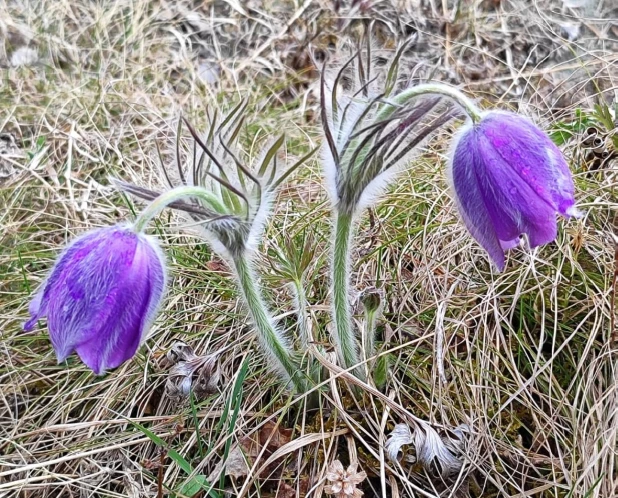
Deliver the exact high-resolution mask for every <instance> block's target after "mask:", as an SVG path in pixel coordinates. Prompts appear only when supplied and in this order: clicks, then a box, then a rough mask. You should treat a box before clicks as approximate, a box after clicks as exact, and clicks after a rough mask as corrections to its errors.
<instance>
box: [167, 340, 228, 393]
mask: <svg viewBox="0 0 618 498" xmlns="http://www.w3.org/2000/svg"><path fill="white" fill-rule="evenodd" d="M167 359H168V361H169V362H170V363H172V364H173V365H174V366H173V367H172V368H171V370H170V372H169V377H168V379H167V382H166V384H165V390H166V393H167V395H168V396H170V397H171V398H186V397H188V396H189V394H190V393H191V391H193V393H194V394H195V396H196V397H197V398H198V399H201V398H205V397H207V396H208V395H209V394H213V393H215V392H217V387H218V384H219V380H220V378H221V372H220V368H219V363H218V361H217V359H218V355H206V356H198V355H196V354H195V352H194V351H193V348H191V346H189V345H187V344H185V343H183V342H180V341H178V342H176V343H175V344H174V345H173V346H172V348H171V349H170V351H169V352H168V353H167Z"/></svg>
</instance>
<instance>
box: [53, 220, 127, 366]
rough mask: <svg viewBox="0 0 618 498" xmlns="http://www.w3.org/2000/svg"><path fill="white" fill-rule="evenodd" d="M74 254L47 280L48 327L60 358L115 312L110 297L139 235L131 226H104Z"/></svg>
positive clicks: (122, 274) (125, 272)
mask: <svg viewBox="0 0 618 498" xmlns="http://www.w3.org/2000/svg"><path fill="white" fill-rule="evenodd" d="M95 233H96V234H97V235H98V237H96V238H94V239H92V240H91V241H90V243H89V244H86V245H84V246H83V247H81V248H80V249H79V250H76V251H71V252H67V254H68V255H70V257H71V261H69V262H68V263H67V264H66V265H65V266H64V268H63V271H62V273H61V274H60V276H59V277H58V278H57V279H56V280H54V281H53V282H52V281H50V283H49V284H48V289H46V292H47V290H49V292H48V295H47V298H48V300H49V304H48V316H49V320H48V328H49V334H50V338H51V340H52V344H53V345H54V348H55V349H56V354H57V356H58V361H63V360H64V359H66V357H67V356H68V355H70V354H71V353H72V352H73V350H74V349H75V348H76V347H77V346H78V345H80V344H83V343H85V342H87V341H89V340H91V339H92V338H93V337H96V336H97V334H98V333H99V330H100V327H101V326H102V324H104V323H105V321H106V320H107V318H108V316H110V315H111V313H113V306H112V305H111V304H112V303H111V302H110V299H112V297H113V296H114V292H115V288H116V287H117V285H118V283H119V282H120V281H122V279H123V278H124V276H125V275H126V274H127V271H128V270H129V268H130V264H131V261H132V260H133V255H134V253H135V248H136V245H137V236H136V235H135V234H133V233H131V232H129V231H128V230H120V229H116V228H113V229H103V230H97V231H95Z"/></svg>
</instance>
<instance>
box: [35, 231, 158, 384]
mask: <svg viewBox="0 0 618 498" xmlns="http://www.w3.org/2000/svg"><path fill="white" fill-rule="evenodd" d="M165 280H166V278H165V262H164V257H163V255H162V253H161V251H160V249H159V247H158V244H157V243H156V241H155V239H153V238H151V237H148V236H147V235H144V234H142V233H139V234H138V233H135V232H133V231H132V230H131V229H129V228H128V227H121V226H114V227H107V228H101V229H97V230H92V231H90V232H88V233H86V234H84V235H82V236H81V237H78V238H77V239H75V240H74V241H73V242H72V243H71V244H70V245H69V246H68V247H67V248H66V249H65V250H64V252H63V253H62V254H61V255H60V257H59V258H58V260H57V262H56V264H55V265H54V267H53V269H52V271H51V273H50V274H49V276H48V277H47V279H46V280H45V281H44V282H43V284H42V285H41V287H40V289H39V291H38V292H37V294H36V295H35V297H34V298H33V300H32V302H31V303H30V307H29V310H30V315H31V318H30V320H29V321H28V322H27V323H26V324H24V330H32V329H33V328H34V326H35V324H36V322H37V320H39V319H40V318H43V317H47V321H48V323H47V326H48V329H49V335H50V338H51V341H52V344H53V346H54V349H55V351H56V356H57V358H58V362H62V361H64V360H65V359H66V358H67V357H68V356H69V355H70V354H71V353H72V352H73V351H76V352H77V354H78V355H79V357H80V358H81V359H82V361H83V362H84V363H85V364H86V365H87V366H88V367H89V368H90V369H91V370H92V371H93V372H94V373H96V374H97V375H100V374H103V373H105V371H106V370H107V369H110V368H116V367H117V366H119V365H121V364H122V363H124V362H125V361H126V360H128V359H129V358H131V357H133V355H135V352H136V351H137V349H138V348H139V346H140V345H141V343H142V342H143V341H144V339H145V337H146V333H147V332H148V329H149V328H150V325H151V323H152V321H153V319H154V317H155V314H156V313H157V310H158V308H159V305H160V303H161V298H162V296H163V291H164V289H165Z"/></svg>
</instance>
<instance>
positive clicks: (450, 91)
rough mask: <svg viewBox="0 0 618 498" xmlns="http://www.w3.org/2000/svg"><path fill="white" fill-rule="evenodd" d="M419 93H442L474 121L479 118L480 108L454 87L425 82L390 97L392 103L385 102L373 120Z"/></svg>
mask: <svg viewBox="0 0 618 498" xmlns="http://www.w3.org/2000/svg"><path fill="white" fill-rule="evenodd" d="M421 95H443V96H445V97H448V98H450V99H451V100H453V101H454V102H456V103H457V104H459V105H460V106H461V108H462V109H463V110H464V111H465V112H466V113H467V114H468V116H470V118H471V119H472V121H473V122H474V123H478V122H479V121H480V120H481V110H480V109H479V108H478V107H477V106H476V105H475V104H474V102H472V100H470V99H469V98H468V97H466V96H465V95H464V94H463V93H462V92H460V91H459V90H457V89H456V88H453V87H451V86H448V85H443V84H441V83H425V84H422V85H416V86H413V87H411V88H407V89H406V90H404V91H402V92H401V93H399V94H397V95H396V96H395V97H393V98H392V99H390V100H389V103H390V104H394V105H389V103H387V104H386V106H385V108H384V109H382V110H381V111H380V112H378V114H377V115H376V119H375V121H376V122H378V121H382V120H383V119H386V118H388V117H389V116H390V115H391V114H392V113H393V112H395V110H396V106H401V105H404V104H407V103H408V102H409V101H410V100H412V99H415V98H416V97H420V96H421Z"/></svg>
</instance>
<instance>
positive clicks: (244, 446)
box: [208, 420, 292, 482]
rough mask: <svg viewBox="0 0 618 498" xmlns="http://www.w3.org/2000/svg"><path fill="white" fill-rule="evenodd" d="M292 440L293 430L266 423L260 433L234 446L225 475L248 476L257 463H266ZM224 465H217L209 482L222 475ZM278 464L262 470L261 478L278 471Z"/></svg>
mask: <svg viewBox="0 0 618 498" xmlns="http://www.w3.org/2000/svg"><path fill="white" fill-rule="evenodd" d="M291 440H292V429H286V428H282V427H278V426H277V424H276V423H275V422H273V421H270V420H269V421H268V422H266V423H265V424H264V425H263V426H262V427H260V429H258V431H256V432H254V433H253V434H251V435H250V436H245V437H244V438H242V439H241V440H240V443H239V444H238V445H237V446H234V448H232V450H231V451H230V454H229V456H228V458H227V461H226V462H225V475H226V476H232V477H234V478H236V479H238V478H239V477H243V476H246V475H247V474H248V473H249V469H250V468H251V467H253V466H254V465H255V464H256V462H258V459H259V462H263V461H265V460H266V459H267V458H268V457H269V456H270V455H272V454H273V453H274V452H275V451H276V450H278V449H279V448H281V447H282V446H283V445H285V444H287V443H289V442H290V441H291ZM222 466H223V463H220V464H219V465H217V467H216V468H215V469H214V471H213V472H212V473H211V475H210V476H209V477H208V480H209V481H211V482H212V481H213V480H215V479H217V478H218V476H219V475H220V473H221V468H222ZM276 467H277V462H274V463H273V464H271V465H268V466H266V468H264V469H262V471H261V473H260V476H267V475H270V476H271V477H272V473H273V472H274V471H275V470H276Z"/></svg>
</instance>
